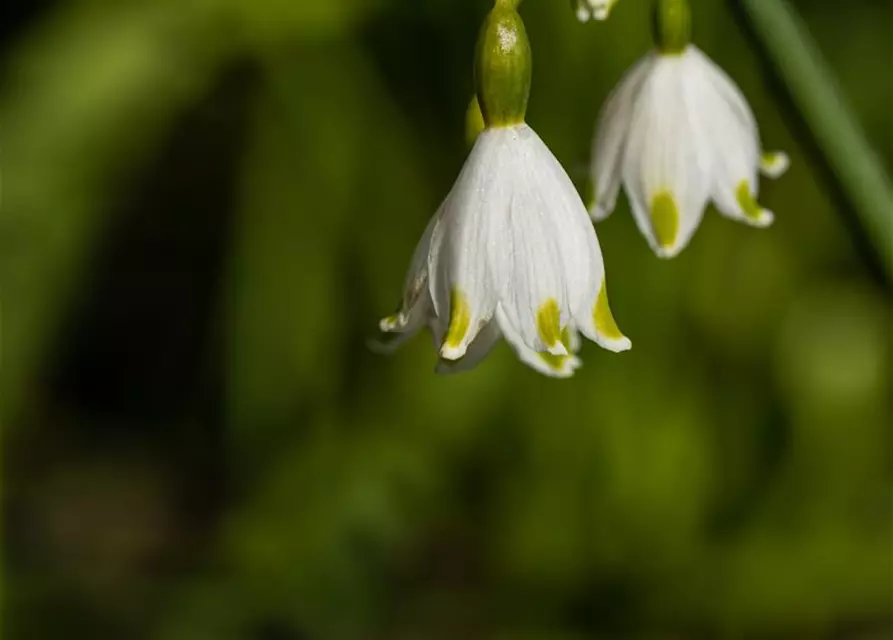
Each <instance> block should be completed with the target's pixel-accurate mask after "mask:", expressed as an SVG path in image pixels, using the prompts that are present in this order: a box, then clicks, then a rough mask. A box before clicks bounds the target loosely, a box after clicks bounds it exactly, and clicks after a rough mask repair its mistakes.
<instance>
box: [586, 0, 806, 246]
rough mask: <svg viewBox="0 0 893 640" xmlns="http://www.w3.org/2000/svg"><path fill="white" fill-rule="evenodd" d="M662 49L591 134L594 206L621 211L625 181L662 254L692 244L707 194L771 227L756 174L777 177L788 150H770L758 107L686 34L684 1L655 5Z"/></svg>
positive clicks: (725, 210) (748, 220)
mask: <svg viewBox="0 0 893 640" xmlns="http://www.w3.org/2000/svg"><path fill="white" fill-rule="evenodd" d="M654 17H655V19H654V26H655V29H654V38H655V50H654V51H652V52H651V53H649V54H648V55H646V56H645V58H643V59H642V60H640V61H639V62H638V63H637V64H636V65H635V66H634V67H633V68H632V69H630V70H629V71H628V72H627V73H626V75H625V76H624V77H623V79H622V80H621V81H620V84H619V85H618V86H617V88H616V89H615V90H614V92H613V93H612V94H611V96H610V97H609V98H608V101H607V102H606V103H605V105H604V107H603V108H602V112H601V114H600V116H599V121H598V125H597V130H596V135H595V139H594V141H593V150H592V155H593V162H592V185H593V187H594V191H595V194H594V202H593V203H592V205H591V208H590V211H591V214H592V216H593V218H594V219H595V220H596V221H601V220H603V219H605V218H606V217H607V216H608V215H610V213H611V212H612V211H613V210H614V206H615V204H616V201H617V195H618V192H619V190H620V186H621V184H622V185H623V187H624V188H625V190H626V194H627V196H628V198H629V202H630V208H631V209H632V213H633V217H634V218H635V221H636V224H637V225H638V227H639V230H640V231H641V233H642V235H643V236H645V239H646V240H647V241H648V244H649V245H650V246H651V248H652V249H653V250H654V252H655V253H656V254H657V255H658V256H659V257H661V258H672V257H673V256H676V255H677V254H678V253H679V252H680V251H682V249H684V248H685V246H686V245H687V244H688V243H689V241H690V240H691V238H692V236H693V235H694V233H695V230H696V229H697V228H698V225H699V224H700V222H701V218H702V217H703V214H704V209H705V208H706V206H707V203H708V201H711V200H712V201H713V203H714V204H715V205H716V208H717V209H718V210H719V211H720V213H722V214H723V215H724V216H726V217H729V218H731V219H733V220H738V221H740V222H743V223H745V224H748V225H751V226H754V227H766V226H768V225H770V224H771V223H772V221H773V214H772V212H771V211H769V210H768V209H764V208H763V207H761V206H760V205H759V204H758V203H757V195H758V189H759V174H760V173H762V174H763V175H765V176H768V177H772V178H775V177H778V176H780V175H781V174H782V173H784V171H785V170H786V169H787V167H788V157H787V155H785V154H784V153H763V152H762V150H761V144H760V136H759V131H758V129H757V124H756V120H755V118H754V115H753V112H752V111H751V109H750V107H749V106H748V104H747V100H746V99H745V98H744V96H743V95H742V93H741V91H740V90H739V89H738V87H737V86H735V83H734V82H733V81H732V80H731V79H730V78H729V77H728V76H727V75H726V74H725V72H723V71H722V69H720V68H719V67H718V66H717V65H716V64H715V63H713V62H712V61H711V60H710V59H709V58H708V57H707V56H706V55H705V54H704V53H703V52H701V50H700V49H698V48H697V47H696V46H695V45H693V44H691V43H690V42H689V32H690V13H689V9H688V5H687V3H686V2H685V0H658V1H657V3H656V5H655V16H654Z"/></svg>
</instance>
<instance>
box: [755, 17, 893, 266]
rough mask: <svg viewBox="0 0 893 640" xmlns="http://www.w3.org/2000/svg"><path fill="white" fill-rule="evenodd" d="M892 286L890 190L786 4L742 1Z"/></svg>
mask: <svg viewBox="0 0 893 640" xmlns="http://www.w3.org/2000/svg"><path fill="white" fill-rule="evenodd" d="M741 5H742V6H743V8H744V10H745V13H746V14H747V16H748V17H749V19H750V21H751V24H752V25H753V30H754V32H756V34H757V36H758V38H759V40H760V41H761V44H762V46H763V47H764V49H765V52H766V53H767V54H768V56H769V58H770V59H771V60H772V62H773V64H774V65H775V68H776V69H777V71H778V73H779V75H780V76H781V78H782V80H784V82H785V84H786V85H787V88H788V91H789V92H790V94H791V97H792V98H793V100H794V102H795V104H796V106H797V108H798V109H799V110H800V114H801V115H802V117H803V119H804V120H805V122H806V124H807V125H808V126H809V128H810V129H811V131H812V134H813V136H814V137H815V141H816V143H817V144H818V146H819V148H820V149H821V151H822V152H823V153H824V155H825V159H826V161H827V162H828V165H829V166H830V167H831V170H832V171H833V172H834V174H835V176H836V178H837V180H838V182H839V184H840V186H841V187H842V188H843V191H844V193H845V194H846V196H847V198H849V201H850V203H851V204H852V205H853V207H854V208H855V210H856V213H857V215H858V220H859V222H860V224H861V227H862V229H863V231H864V233H865V234H866V235H867V236H868V238H869V239H870V241H871V243H872V244H873V246H874V248H875V250H876V251H877V253H878V255H879V257H880V260H881V263H882V267H883V269H884V271H885V272H886V275H887V277H888V279H889V280H891V281H893V189H891V186H890V181H889V179H888V177H887V175H886V173H885V171H884V169H883V167H882V165H881V162H880V160H879V158H878V157H877V155H876V154H875V152H874V151H873V150H872V148H871V146H870V145H869V143H868V140H867V139H866V137H865V133H864V132H863V131H862V129H861V127H860V126H859V123H858V121H857V119H856V117H855V115H854V114H853V112H852V110H851V109H850V107H849V105H848V104H846V102H845V101H844V97H843V94H842V92H841V91H840V89H839V88H838V86H837V84H836V82H835V79H834V77H833V76H832V74H831V72H830V71H829V70H828V68H827V66H826V64H825V61H824V59H823V58H822V54H821V52H820V51H819V49H818V47H817V46H816V43H815V42H814V41H813V39H812V37H811V36H810V34H809V31H808V30H807V28H806V26H805V25H804V24H803V22H802V21H801V19H800V17H799V16H798V15H797V13H796V11H795V10H794V8H793V7H791V5H790V4H789V3H788V2H786V1H785V0H741Z"/></svg>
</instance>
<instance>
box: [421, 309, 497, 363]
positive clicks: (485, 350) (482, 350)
mask: <svg viewBox="0 0 893 640" xmlns="http://www.w3.org/2000/svg"><path fill="white" fill-rule="evenodd" d="M501 336H502V334H501V333H500V331H499V324H498V323H497V322H496V321H495V320H491V321H490V322H489V323H487V325H486V326H485V327H483V328H482V329H481V330H480V331H479V332H478V334H477V336H475V338H474V340H472V341H471V344H469V345H468V349H467V350H466V351H465V355H464V356H462V357H461V358H459V359H458V360H445V359H441V360H439V361H438V362H437V367H436V368H435V372H436V373H440V374H451V373H459V372H461V371H469V370H470V369H473V368H474V367H476V366H477V365H478V364H479V363H480V362H481V361H482V360H483V359H484V358H486V357H487V354H489V353H490V350H491V349H492V348H493V345H495V344H496V342H497V341H498V340H499V338H500V337H501Z"/></svg>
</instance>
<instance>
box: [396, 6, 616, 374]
mask: <svg viewBox="0 0 893 640" xmlns="http://www.w3.org/2000/svg"><path fill="white" fill-rule="evenodd" d="M490 34H492V36H493V38H494V40H487V37H488V35H490ZM482 39H483V42H482V43H479V46H478V51H479V52H481V51H483V52H485V53H483V54H480V53H479V58H481V59H479V60H478V78H477V80H478V98H479V102H480V105H481V111H482V115H483V121H484V123H485V128H484V130H483V131H482V132H481V133H480V135H478V137H477V139H476V140H475V142H474V146H473V148H472V150H471V153H470V154H469V156H468V158H467V160H466V161H465V165H464V166H463V168H462V171H461V172H460V174H459V177H458V178H457V179H456V182H455V184H454V185H453V187H452V189H451V190H450V193H449V194H448V195H447V197H446V199H445V200H444V201H443V203H442V204H441V206H440V208H439V209H438V211H437V213H436V214H435V215H434V217H433V218H432V220H431V222H430V223H429V224H428V227H427V229H426V230H425V233H424V234H423V235H422V239H421V241H420V242H419V244H418V246H417V247H416V250H415V255H414V256H413V259H412V263H411V265H410V269H409V273H408V275H407V277H406V283H405V286H404V295H403V303H402V305H401V308H400V310H399V311H398V312H397V313H396V314H395V315H393V316H390V317H388V318H385V319H384V320H382V321H381V323H380V327H381V329H382V331H385V332H394V333H397V334H400V335H399V336H398V337H397V338H396V339H395V340H394V341H393V342H392V343H390V344H389V345H388V346H389V347H391V346H398V345H399V344H400V343H402V342H403V341H404V340H406V339H408V338H409V337H411V336H412V335H414V334H415V333H416V332H417V331H419V330H420V329H422V328H423V327H426V326H427V327H428V328H430V330H431V332H432V334H433V335H434V340H435V344H436V346H437V348H438V351H439V355H440V358H441V363H440V366H439V367H438V370H439V371H441V372H450V371H457V370H462V369H467V368H469V367H472V366H474V365H475V364H477V363H478V362H479V361H480V360H481V359H482V358H483V357H484V356H486V354H487V353H488V352H489V350H490V348H491V347H492V346H493V345H494V344H495V343H496V342H497V341H498V340H499V338H500V337H504V338H505V339H506V340H507V341H508V343H509V344H510V345H511V346H512V348H513V349H514V350H515V352H516V353H517V354H518V356H519V357H520V358H521V360H522V361H524V362H525V363H527V364H528V365H530V366H532V367H533V368H534V369H536V370H538V371H540V372H542V373H544V374H547V375H550V376H555V377H567V376H569V375H571V374H572V373H573V371H574V369H576V368H577V367H578V366H579V364H580V362H579V360H578V358H577V357H576V355H575V353H576V351H577V350H578V349H579V343H580V338H579V335H578V332H579V333H582V334H583V335H584V336H586V337H587V338H589V339H590V340H593V341H595V342H597V343H598V344H599V345H601V346H603V347H605V348H606V349H609V350H611V351H622V350H625V349H629V347H630V341H629V339H627V338H626V337H625V336H623V334H622V333H621V332H620V330H619V329H618V328H617V325H616V323H615V322H614V319H613V317H612V315H611V311H610V308H609V306H608V298H607V293H606V289H605V273H604V265H603V263H602V254H601V249H600V248H599V244H598V239H597V238H596V236H595V230H594V229H593V226H592V223H591V221H590V220H589V216H588V215H587V211H586V207H585V206H584V204H583V202H582V200H581V199H580V196H579V195H578V193H577V191H576V189H575V188H574V185H573V183H572V182H571V180H570V178H569V177H568V175H567V173H566V172H565V171H564V169H563V168H562V167H561V165H560V164H559V162H558V160H557V159H556V158H555V156H554V155H552V153H551V152H550V151H549V149H548V147H546V145H545V144H544V143H543V141H542V140H541V139H540V138H539V136H538V135H537V134H536V133H535V132H534V131H533V129H531V128H530V127H529V126H527V124H525V123H524V120H523V118H524V110H525V108H526V102H527V87H529V45H528V44H527V36H526V34H525V32H524V29H523V23H521V20H520V16H518V14H517V13H516V12H515V11H514V5H513V3H512V2H511V0H505V1H504V2H503V3H497V7H496V8H495V9H494V10H493V12H491V14H490V16H489V17H488V23H486V24H485V28H484V30H483V31H482ZM506 43H508V44H509V45H510V46H509V54H510V55H513V56H515V58H514V59H513V60H512V61H510V62H511V63H510V64H505V65H502V64H501V63H502V62H504V61H505V56H506V55H507V54H506V47H505V45H506ZM490 45H495V47H494V46H490ZM518 47H520V49H517V48H518ZM488 51H489V52H490V53H489V54H488V53H486V52H488ZM494 57H495V60H494ZM481 67H483V68H481ZM519 70H520V71H519ZM503 72H504V73H503ZM520 72H525V73H526V74H527V77H526V82H527V84H526V85H523V82H524V81H525V77H524V76H523V74H522V75H521V76H520V77H518V74H519V73H520ZM518 82H521V83H522V84H521V85H520V86H519V84H518Z"/></svg>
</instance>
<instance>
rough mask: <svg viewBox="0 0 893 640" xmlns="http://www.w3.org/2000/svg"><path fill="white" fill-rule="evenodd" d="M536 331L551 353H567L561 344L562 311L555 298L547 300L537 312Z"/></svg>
mask: <svg viewBox="0 0 893 640" xmlns="http://www.w3.org/2000/svg"><path fill="white" fill-rule="evenodd" d="M536 329H537V332H538V333H539V337H540V340H542V341H543V344H544V345H546V347H547V348H548V349H549V352H550V353H557V354H558V355H565V354H566V353H567V350H566V349H564V348H563V345H562V344H561V310H560V309H559V308H558V301H557V300H556V299H555V298H549V299H548V300H546V302H544V303H543V305H542V306H541V307H540V308H539V311H537V312H536Z"/></svg>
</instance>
